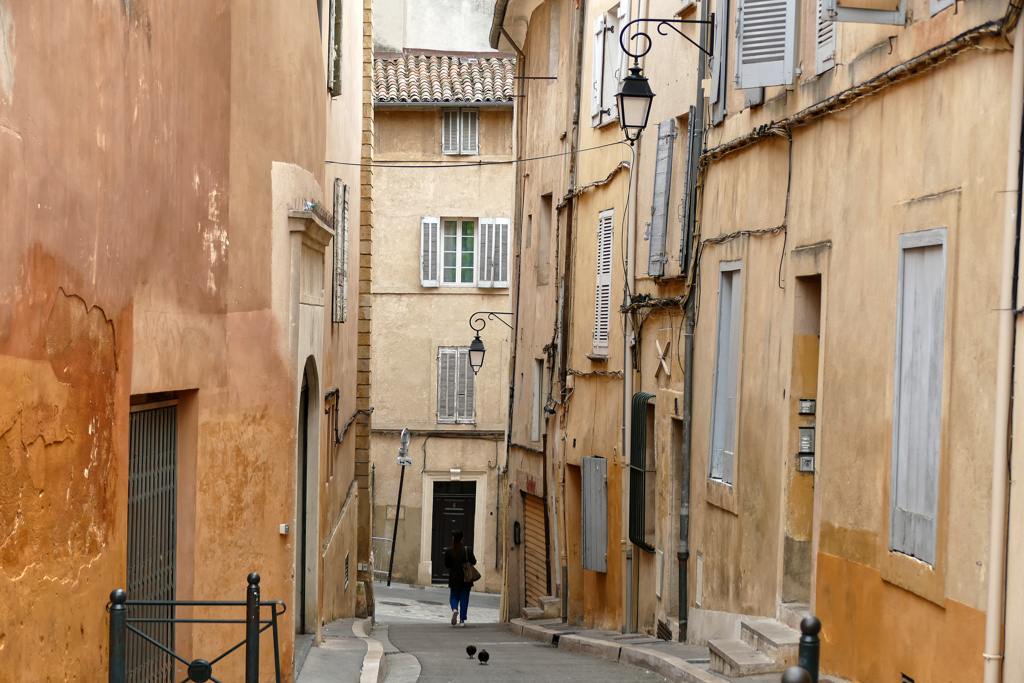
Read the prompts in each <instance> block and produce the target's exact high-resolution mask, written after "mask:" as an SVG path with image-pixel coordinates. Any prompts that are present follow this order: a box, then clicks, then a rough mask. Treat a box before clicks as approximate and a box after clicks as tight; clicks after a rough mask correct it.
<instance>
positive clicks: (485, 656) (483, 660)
mask: <svg viewBox="0 0 1024 683" xmlns="http://www.w3.org/2000/svg"><path fill="white" fill-rule="evenodd" d="M476 658H477V659H479V660H480V663H481V664H486V663H487V660H488V659H490V658H491V656H490V655H489V654H487V650H480V654H479V655H477V657H476Z"/></svg>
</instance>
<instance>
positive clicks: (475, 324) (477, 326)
mask: <svg viewBox="0 0 1024 683" xmlns="http://www.w3.org/2000/svg"><path fill="white" fill-rule="evenodd" d="M503 315H507V316H508V317H510V318H511V317H512V313H506V312H504V311H477V312H476V313H474V314H473V315H471V316H469V327H470V328H471V329H472V330H473V331H474V332H479V331H480V330H482V329H484V328H485V327H487V321H488V320H497V321H498V322H500V323H501V324H502V325H504V326H505V327H507V328H508V329H510V330H511V329H512V325H510V324H509V323H508V322H506V321H505V320H502V319H501V318H500V317H498V316H503ZM484 316H487V318H486V319H484Z"/></svg>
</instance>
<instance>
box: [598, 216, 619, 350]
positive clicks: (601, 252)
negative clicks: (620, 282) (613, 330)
mask: <svg viewBox="0 0 1024 683" xmlns="http://www.w3.org/2000/svg"><path fill="white" fill-rule="evenodd" d="M614 238H615V212H614V211H613V210H612V209H608V210H607V211H602V212H601V213H600V215H599V216H598V220H597V264H596V265H597V288H596V292H595V296H594V353H596V354H606V353H608V329H609V327H610V324H611V308H612V245H613V242H614Z"/></svg>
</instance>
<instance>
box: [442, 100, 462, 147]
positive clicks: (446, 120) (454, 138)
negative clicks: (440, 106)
mask: <svg viewBox="0 0 1024 683" xmlns="http://www.w3.org/2000/svg"><path fill="white" fill-rule="evenodd" d="M441 152H442V153H444V154H458V153H459V112H458V110H453V109H449V110H447V111H445V112H444V113H443V115H442V118H441Z"/></svg>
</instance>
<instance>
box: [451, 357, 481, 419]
mask: <svg viewBox="0 0 1024 683" xmlns="http://www.w3.org/2000/svg"><path fill="white" fill-rule="evenodd" d="M455 374H456V377H457V382H456V385H457V387H458V393H457V395H456V398H455V413H456V420H455V421H456V422H458V423H460V424H473V423H474V422H476V375H475V374H474V373H473V368H471V367H470V365H469V347H462V348H459V349H458V363H457V365H456V370H455Z"/></svg>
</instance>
